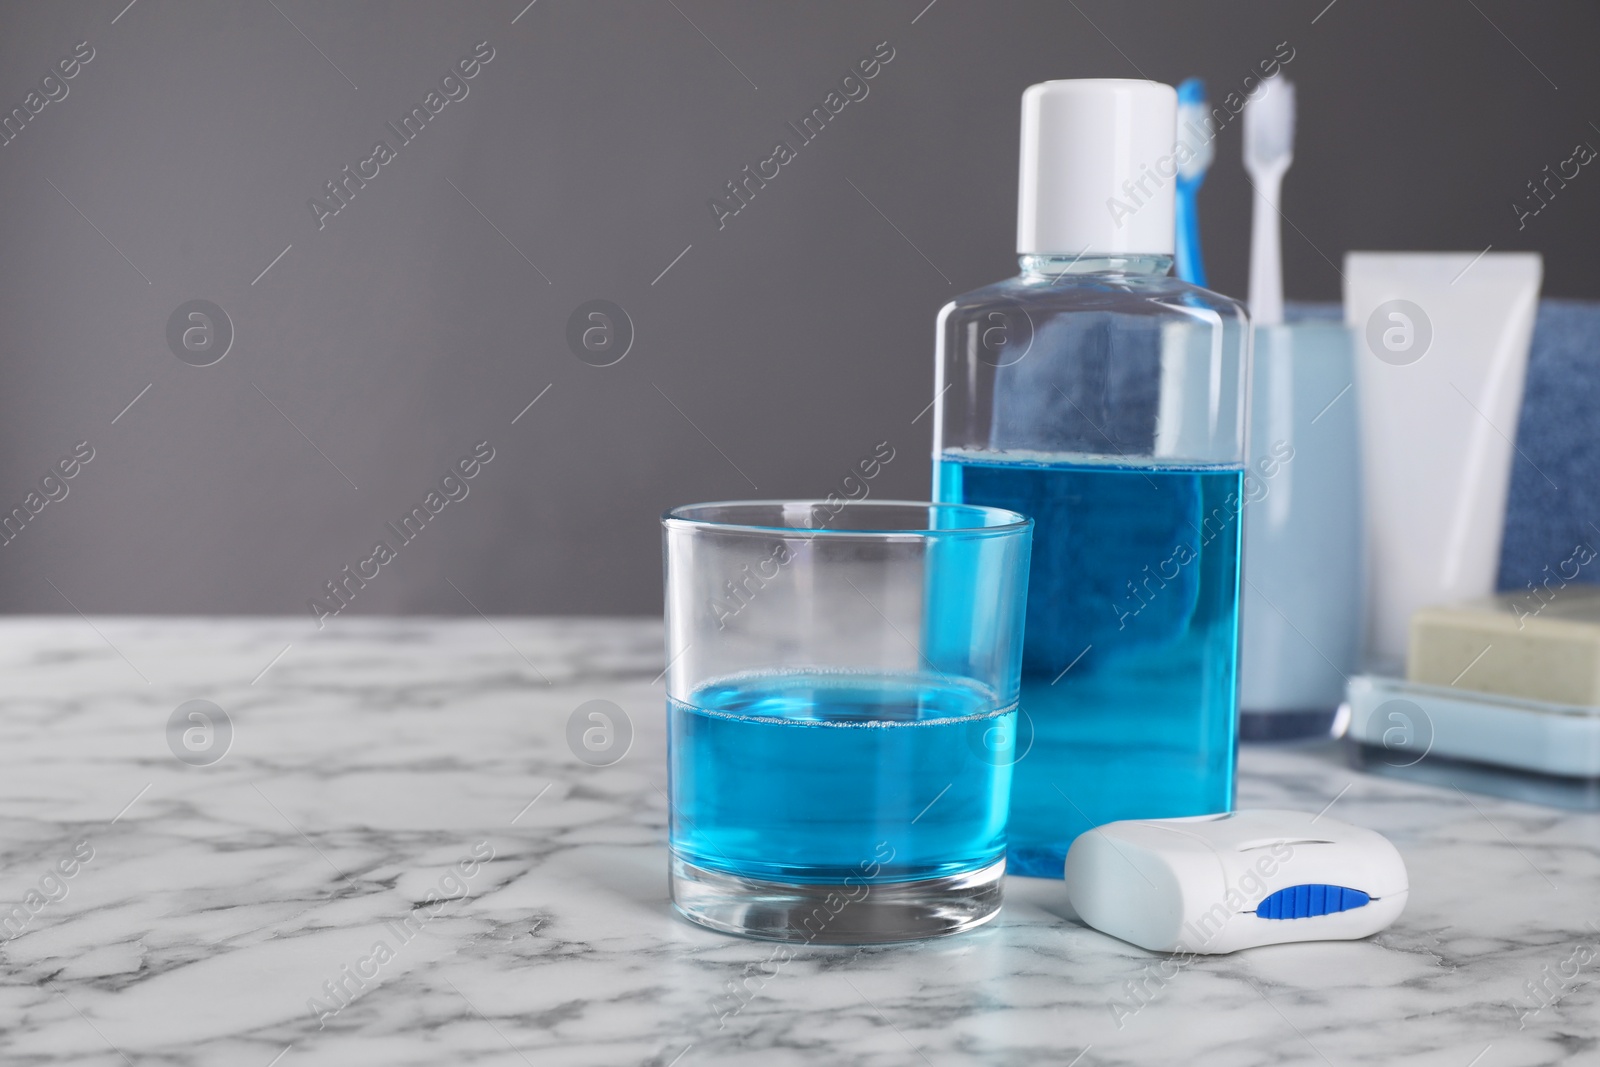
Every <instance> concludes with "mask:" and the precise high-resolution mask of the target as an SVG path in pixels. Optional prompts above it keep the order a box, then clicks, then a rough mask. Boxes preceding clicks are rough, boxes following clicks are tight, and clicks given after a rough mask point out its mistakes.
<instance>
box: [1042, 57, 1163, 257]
mask: <svg viewBox="0 0 1600 1067" xmlns="http://www.w3.org/2000/svg"><path fill="white" fill-rule="evenodd" d="M1177 131H1178V94H1177V93H1176V92H1175V91H1174V90H1173V88H1172V86H1170V85H1162V84H1161V83H1159V82H1147V81H1131V80H1125V79H1120V78H1094V79H1083V80H1076V81H1053V82H1041V83H1040V84H1038V85H1032V86H1029V87H1028V90H1027V91H1026V92H1024V93H1023V94H1022V166H1021V181H1020V189H1019V191H1018V195H1017V253H1018V254H1019V255H1066V256H1078V255H1095V254H1101V255H1166V256H1170V255H1171V254H1172V241H1173V233H1172V230H1173V225H1172V200H1173V186H1174V184H1175V183H1176V181H1177V173H1178V160H1177V151H1176V142H1177Z"/></svg>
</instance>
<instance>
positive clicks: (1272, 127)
mask: <svg viewBox="0 0 1600 1067" xmlns="http://www.w3.org/2000/svg"><path fill="white" fill-rule="evenodd" d="M1293 156H1294V83H1293V82H1291V81H1289V80H1288V79H1287V78H1281V77H1272V78H1268V79H1267V80H1266V81H1265V82H1263V83H1262V86H1261V92H1260V95H1258V96H1257V97H1256V98H1255V99H1254V100H1252V101H1251V102H1250V103H1249V104H1248V105H1246V107H1245V109H1244V158H1245V160H1246V161H1247V162H1255V163H1262V164H1265V163H1276V162H1280V161H1287V160H1289V159H1292V158H1293Z"/></svg>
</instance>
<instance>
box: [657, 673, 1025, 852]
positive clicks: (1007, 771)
mask: <svg viewBox="0 0 1600 1067" xmlns="http://www.w3.org/2000/svg"><path fill="white" fill-rule="evenodd" d="M667 711H668V717H667V721H668V729H669V731H670V743H669V747H668V752H669V753H670V756H669V764H668V773H669V776H670V784H669V791H670V794H671V797H672V815H671V818H672V831H671V838H672V848H673V851H674V852H675V853H677V855H678V856H680V857H681V858H683V859H685V860H687V861H688V862H690V863H693V864H695V865H696V866H699V867H704V868H709V869H711V870H714V871H720V872H722V873H724V874H731V875H738V876H743V877H746V878H755V879H760V880H763V881H775V882H797V883H816V882H842V881H844V879H845V878H847V877H851V876H853V877H854V880H855V882H859V881H861V880H862V870H863V867H864V866H865V867H866V868H867V869H868V870H873V869H874V867H875V866H877V865H881V868H882V869H881V871H874V874H875V877H873V879H872V880H873V881H908V880H913V879H923V878H938V877H944V876H948V875H954V874H963V873H967V872H971V871H975V870H981V869H982V868H984V867H987V866H989V865H991V864H993V863H996V862H998V861H999V860H1000V859H1001V857H1002V856H1003V855H1004V854H1005V848H1006V839H1005V828H1006V804H1007V800H1008V793H1009V792H1010V789H1011V770H1012V768H1011V766H1010V764H1011V762H1012V761H1011V755H1010V751H1009V747H1008V746H1009V744H1010V741H1011V739H1012V738H1013V737H1014V731H1015V725H1016V715H1017V712H1016V706H1015V705H1014V704H1013V705H1012V706H1010V707H1004V708H1002V707H997V706H996V701H995V699H994V695H993V694H992V693H991V692H989V691H988V690H987V689H985V688H983V687H981V686H978V685H976V684H972V683H966V682H962V681H959V680H953V679H948V678H943V677H940V676H937V675H924V674H883V675H875V674H846V673H838V674H834V673H820V672H818V673H792V674H788V673H786V674H757V675H740V676H736V677H733V678H728V679H724V680H723V681H722V682H720V683H716V684H711V685H707V686H703V687H701V688H700V689H698V690H696V691H695V692H694V693H693V694H692V695H691V698H690V702H689V703H684V702H681V701H677V700H672V699H670V698H669V699H668V701H667ZM997 738H998V739H1000V743H999V744H998V745H997V743H996V739H997ZM885 843H887V847H884V845H885ZM889 857H892V858H889Z"/></svg>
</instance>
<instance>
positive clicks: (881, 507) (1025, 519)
mask: <svg viewBox="0 0 1600 1067" xmlns="http://www.w3.org/2000/svg"><path fill="white" fill-rule="evenodd" d="M711 508H727V509H742V508H748V509H755V508H769V509H771V508H777V509H780V510H785V511H786V510H788V509H790V508H797V509H798V508H804V509H805V510H806V511H807V512H808V513H809V512H811V511H812V510H813V509H816V508H828V509H832V510H834V511H835V513H836V514H837V513H839V512H842V511H843V510H845V509H846V508H856V509H859V510H872V511H885V512H886V511H890V510H892V509H895V508H916V509H919V510H921V511H922V512H923V513H924V514H926V513H928V512H930V511H935V510H937V511H940V512H943V513H945V514H953V513H957V512H967V513H977V514H980V515H983V516H986V517H988V518H989V519H991V520H997V521H990V522H985V523H982V524H978V523H959V524H957V525H954V526H945V527H939V528H934V527H933V526H931V525H929V524H928V523H926V522H924V523H923V524H922V525H920V526H895V527H889V528H880V529H861V528H851V527H834V526H774V525H770V524H768V523H760V522H737V521H726V520H721V519H708V518H696V517H693V516H692V515H690V514H687V513H689V512H697V511H703V510H707V509H711ZM661 525H662V526H665V527H668V528H673V527H678V528H684V529H692V530H706V531H712V530H718V531H728V532H731V533H759V534H768V535H770V534H787V535H790V536H794V537H801V538H805V539H807V540H809V539H811V538H813V537H841V538H842V537H856V538H873V539H877V538H881V539H889V538H895V537H919V538H935V537H955V536H979V537H983V536H1004V535H1007V534H1016V533H1019V532H1021V531H1024V530H1027V529H1029V528H1031V527H1032V526H1033V519H1032V518H1031V517H1029V516H1027V515H1024V514H1022V513H1021V512H1017V511H1011V510H1009V509H1007V508H996V507H990V506H988V505H986V504H955V503H950V502H947V501H932V500H865V499H863V500H843V501H829V500H818V499H806V500H783V499H771V500H708V501H703V502H701V503H696V504H679V505H678V506H676V507H673V508H668V509H667V510H666V511H665V512H663V513H662V515H661Z"/></svg>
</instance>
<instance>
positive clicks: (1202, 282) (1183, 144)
mask: <svg viewBox="0 0 1600 1067" xmlns="http://www.w3.org/2000/svg"><path fill="white" fill-rule="evenodd" d="M1213 141H1214V134H1213V128H1212V125H1211V110H1210V108H1208V107H1207V106H1206V83H1205V82H1203V81H1201V80H1200V79H1199V78H1186V79H1184V81H1183V84H1181V85H1179V86H1178V145H1179V147H1180V148H1185V149H1187V150H1188V151H1187V154H1185V153H1184V152H1179V159H1180V162H1179V164H1178V185H1177V194H1178V195H1177V215H1176V221H1177V227H1178V233H1177V251H1178V256H1177V258H1178V277H1180V278H1182V279H1183V280H1184V281H1186V282H1189V283H1190V284H1191V285H1198V286H1200V287H1201V288H1202V289H1203V288H1205V287H1206V266H1205V262H1204V261H1203V260H1202V259H1201V258H1200V218H1199V215H1198V214H1197V212H1196V206H1195V199H1196V194H1197V193H1199V191H1200V185H1201V183H1202V182H1204V181H1205V180H1206V171H1207V169H1209V168H1210V166H1211V157H1212V156H1214V155H1215V154H1216V151H1215V146H1214V144H1213Z"/></svg>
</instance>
